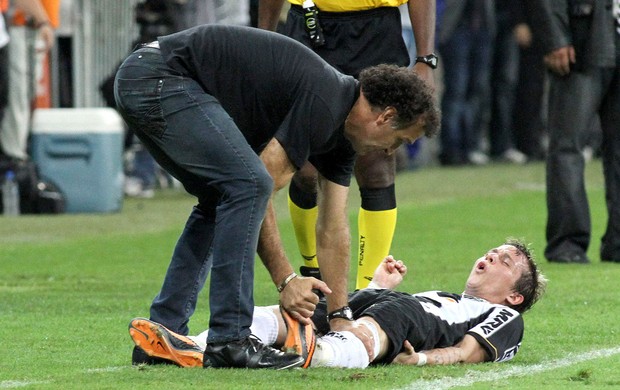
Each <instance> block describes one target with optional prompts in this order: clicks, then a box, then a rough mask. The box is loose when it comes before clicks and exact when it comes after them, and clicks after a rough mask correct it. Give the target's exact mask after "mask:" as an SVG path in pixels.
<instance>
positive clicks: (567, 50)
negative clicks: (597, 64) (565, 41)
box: [544, 46, 576, 76]
mask: <svg viewBox="0 0 620 390" xmlns="http://www.w3.org/2000/svg"><path fill="white" fill-rule="evenodd" d="M544 60H545V65H547V68H549V69H550V70H551V71H552V72H554V73H556V74H558V75H560V76H566V75H567V74H569V73H570V66H571V64H574V63H575V60H576V57H575V48H574V47H572V46H565V47H561V48H559V49H555V50H554V51H552V52H551V53H549V54H547V55H545V57H544Z"/></svg>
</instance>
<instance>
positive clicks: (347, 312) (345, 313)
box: [327, 306, 353, 322]
mask: <svg viewBox="0 0 620 390" xmlns="http://www.w3.org/2000/svg"><path fill="white" fill-rule="evenodd" d="M334 318H342V319H345V320H349V321H353V310H351V308H350V307H349V306H344V307H341V308H340V309H338V310H334V311H332V312H331V313H329V314H328V315H327V322H329V321H331V320H333V319H334Z"/></svg>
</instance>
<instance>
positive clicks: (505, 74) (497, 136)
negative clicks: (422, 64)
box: [489, 0, 527, 164]
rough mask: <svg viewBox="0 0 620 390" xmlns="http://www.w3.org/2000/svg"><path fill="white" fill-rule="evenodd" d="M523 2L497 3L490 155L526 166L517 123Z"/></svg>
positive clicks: (501, 1)
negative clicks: (519, 148) (519, 39)
mask: <svg viewBox="0 0 620 390" xmlns="http://www.w3.org/2000/svg"><path fill="white" fill-rule="evenodd" d="M521 15H522V11H521V0H496V1H495V21H496V33H495V40H494V42H493V58H492V65H491V105H490V108H491V112H490V115H491V121H490V123H489V155H490V157H491V158H492V159H493V160H496V161H500V162H508V163H512V164H524V163H526V162H527V157H526V156H525V155H524V154H523V153H521V152H520V151H519V150H517V149H516V136H515V131H514V124H513V113H514V108H515V93H516V87H517V78H518V75H519V44H518V43H517V32H518V30H517V28H518V27H520V22H521Z"/></svg>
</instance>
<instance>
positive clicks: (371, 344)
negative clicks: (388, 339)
mask: <svg viewBox="0 0 620 390" xmlns="http://www.w3.org/2000/svg"><path fill="white" fill-rule="evenodd" d="M329 327H330V329H331V330H333V331H336V332H342V331H349V332H351V333H353V334H354V335H355V337H357V338H358V339H360V340H361V341H362V343H363V344H364V348H366V353H368V361H370V362H372V360H373V359H374V357H375V354H374V351H375V340H374V339H373V336H372V332H370V330H369V329H368V327H366V326H365V325H362V324H359V323H358V322H357V321H349V320H345V319H342V318H334V319H333V320H331V321H330V322H329Z"/></svg>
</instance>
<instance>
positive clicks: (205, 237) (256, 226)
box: [115, 48, 273, 343]
mask: <svg viewBox="0 0 620 390" xmlns="http://www.w3.org/2000/svg"><path fill="white" fill-rule="evenodd" d="M115 97H116V101H117V104H118V107H119V111H120V112H121V114H122V115H123V118H124V119H125V121H126V122H127V124H128V125H129V126H130V127H131V128H132V130H133V131H134V132H135V134H136V135H137V136H138V138H140V140H141V141H142V143H143V144H144V146H145V147H147V148H148V149H149V151H150V152H151V154H152V155H153V157H154V158H155V160H156V161H157V162H158V163H159V164H160V165H161V166H162V167H163V168H164V169H165V170H167V171H168V172H169V173H170V174H171V175H173V176H174V177H176V178H177V179H178V180H179V181H180V182H181V183H182V184H183V186H184V187H185V189H186V190H187V191H188V192H189V193H190V194H192V195H194V196H196V197H197V198H198V205H197V206H196V207H194V209H193V211H192V213H191V215H190V217H189V219H188V221H187V223H186V225H185V229H184V230H183V233H182V234H181V237H180V238H179V240H178V242H177V245H176V248H175V250H174V253H173V255H172V260H171V262H170V266H169V267H168V271H167V273H166V277H165V279H164V283H163V286H162V289H161V291H160V292H159V294H158V295H157V296H156V297H155V299H154V301H153V303H152V305H151V319H152V320H153V321H157V322H159V323H161V324H163V325H165V326H166V327H168V328H169V329H171V330H173V331H175V332H178V333H181V334H188V332H189V329H188V326H187V324H188V321H189V318H190V316H191V315H192V314H193V312H194V310H195V308H196V301H197V296H198V294H199V292H200V290H201V289H202V287H203V286H204V283H205V281H206V278H207V275H208V273H209V269H211V284H210V288H209V305H210V311H211V316H210V321H209V329H210V331H209V339H208V342H210V343H217V342H228V341H234V340H240V339H242V338H245V337H247V336H248V335H249V334H250V325H251V323H252V315H253V310H254V299H253V287H254V286H253V284H254V257H255V254H256V247H257V244H258V235H259V231H260V227H261V223H262V221H263V218H264V216H265V210H266V208H267V203H268V201H269V197H270V196H271V193H272V191H273V182H272V180H271V177H270V176H269V173H268V172H267V170H266V168H265V166H264V165H263V164H262V162H261V160H260V158H259V157H258V155H257V154H256V152H254V150H252V148H251V147H250V146H249V145H248V143H247V141H246V139H245V137H244V135H243V134H242V133H241V131H240V130H239V129H238V128H237V126H236V125H235V123H234V122H233V120H232V119H231V118H230V116H229V115H228V114H227V113H226V111H224V109H223V108H222V106H221V104H220V103H219V101H218V100H217V99H216V98H215V97H213V96H211V95H209V94H208V93H206V92H205V91H204V90H203V89H202V87H201V86H200V85H199V84H198V83H197V82H196V81H194V80H193V79H191V78H187V77H183V76H181V75H179V74H178V73H176V72H175V71H174V70H173V69H171V68H169V67H168V66H167V65H166V64H165V63H164V62H163V60H162V56H161V54H160V52H159V50H158V49H151V48H143V49H139V50H137V51H136V52H134V53H132V54H131V55H130V56H129V57H128V58H127V59H126V60H125V62H124V63H123V65H122V66H121V67H120V69H119V71H118V73H117V75H116V83H115Z"/></svg>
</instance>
